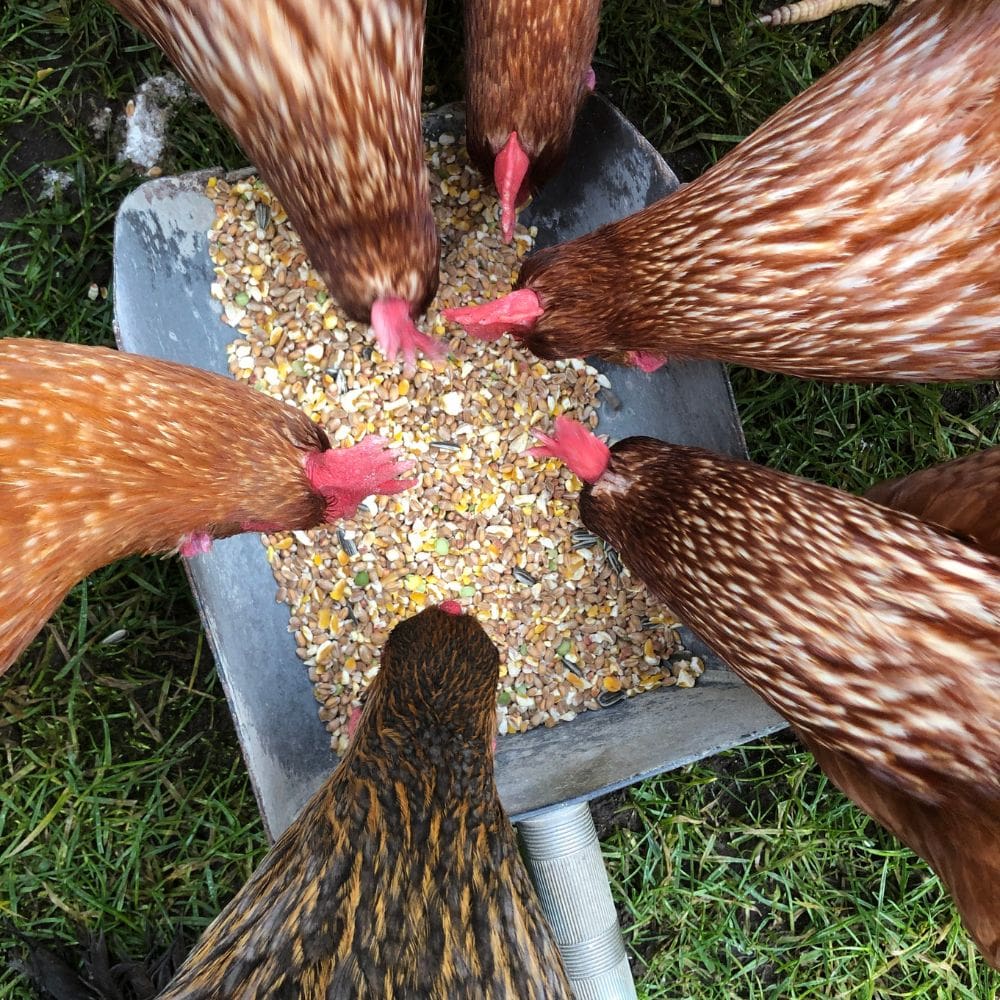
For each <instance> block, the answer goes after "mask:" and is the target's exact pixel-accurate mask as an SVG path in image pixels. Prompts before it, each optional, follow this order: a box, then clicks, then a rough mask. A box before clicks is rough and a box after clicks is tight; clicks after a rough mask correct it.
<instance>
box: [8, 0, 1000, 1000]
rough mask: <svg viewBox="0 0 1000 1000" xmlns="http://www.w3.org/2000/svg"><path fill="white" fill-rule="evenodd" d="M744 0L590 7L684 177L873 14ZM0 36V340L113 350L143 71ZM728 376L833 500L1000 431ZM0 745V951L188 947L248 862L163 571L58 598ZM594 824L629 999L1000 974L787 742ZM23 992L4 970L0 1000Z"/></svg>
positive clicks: (785, 994) (640, 108) (898, 393)
mask: <svg viewBox="0 0 1000 1000" xmlns="http://www.w3.org/2000/svg"><path fill="white" fill-rule="evenodd" d="M758 7H759V4H758V3H756V2H750V0H724V4H723V6H722V7H719V8H710V7H709V6H708V5H707V4H706V3H704V2H703V0H605V9H604V15H603V22H602V38H601V43H600V49H599V53H598V57H597V60H596V69H597V75H598V82H599V89H601V90H602V91H604V92H606V93H609V94H611V95H612V96H613V97H614V99H615V100H616V101H617V102H618V103H619V104H620V106H621V107H623V109H624V110H625V111H626V113H627V114H628V115H629V116H630V117H631V118H632V119H633V120H634V121H635V122H637V124H638V125H639V126H640V128H641V129H642V130H643V131H644V132H645V133H646V134H647V135H648V136H649V137H650V138H651V140H652V141H653V142H654V144H656V145H657V146H658V147H659V148H660V149H661V151H662V152H663V154H664V155H665V156H666V157H667V159H668V160H669V161H670V162H671V164H673V165H674V166H675V168H676V169H677V171H678V173H680V174H681V175H682V176H684V177H691V176H694V175H696V174H697V173H698V172H699V171H700V170H701V169H703V168H704V166H705V165H706V164H707V163H709V162H711V161H712V160H713V159H715V158H717V157H719V156H721V155H722V154H724V153H725V151H726V150H727V149H729V148H730V147H731V146H732V145H733V144H734V143H735V142H737V141H738V140H739V139H740V138H741V137H742V136H745V135H747V134H748V133H749V132H750V131H752V129H753V128H754V127H755V126H756V125H757V124H759V123H760V122H761V121H762V120H763V119H764V118H765V117H766V116H767V115H768V114H769V113H770V112H772V111H773V110H775V109H776V108H778V107H779V106H780V105H781V104H782V103H784V102H785V101H787V100H788V99H789V98H790V97H791V96H793V95H794V94H796V93H797V92H799V91H800V90H801V89H803V87H805V86H806V85H808V83H809V82H810V81H811V80H813V79H815V78H816V76H818V75H819V74H821V73H822V72H823V71H824V70H825V69H827V68H828V67H829V66H831V65H832V64H833V63H835V62H836V61H837V59H838V58H840V57H842V56H843V55H844V54H846V53H847V52H848V51H850V49H851V48H852V47H853V46H854V45H855V44H856V42H857V41H858V40H859V39H860V38H862V37H863V36H864V35H865V34H866V33H867V32H868V31H870V30H871V29H872V28H873V27H874V26H875V25H876V23H878V22H879V21H880V20H881V19H882V18H884V13H875V12H873V11H872V10H869V9H862V10H859V11H855V12H851V13H849V14H846V15H839V16H837V17H834V18H832V19H830V20H829V21H827V22H825V23H823V24H820V25H817V26H802V27H795V28H786V29H783V30H782V31H781V32H771V31H768V30H765V29H760V28H758V27H756V26H755V25H754V24H753V23H752V14H753V12H754V11H755V10H756V9H758ZM430 8H431V9H430V16H429V25H428V53H427V80H426V82H427V84H428V85H429V86H430V87H431V88H433V96H434V99H441V100H447V99H451V98H453V97H456V96H458V94H459V93H460V72H461V67H460V64H459V62H458V61H457V58H456V56H455V53H456V52H457V51H458V50H459V47H460V32H459V31H458V30H457V28H456V25H457V12H458V9H459V5H458V2H457V0H437V2H435V0H432V2H431V3H430ZM0 52H2V55H0V127H2V130H3V136H4V138H3V141H2V144H0V325H2V335H3V336H29V335H30V336H37V337H50V338H55V339H62V340H69V341H74V342H82V343H103V344H110V343H111V342H112V335H111V315H112V311H111V303H110V301H109V300H108V299H107V298H106V297H105V291H104V290H105V289H107V287H108V286H109V284H110V269H111V227H112V222H113V218H114V213H115V211H116V209H117V206H118V204H119V203H120V201H121V199H122V198H123V197H124V196H125V194H126V193H127V192H128V191H130V190H132V189H133V188H134V187H135V186H136V185H137V184H139V183H140V182H141V181H142V180H143V179H144V178H143V176H142V174H141V173H140V172H138V171H136V170H134V169H133V168H131V167H130V166H128V165H127V164H125V163H122V162H119V160H118V158H117V150H118V149H119V147H120V143H121V132H122V121H123V111H124V108H125V105H126V102H127V101H129V99H131V98H134V97H135V95H136V92H137V89H138V87H139V86H140V84H141V83H142V82H143V81H144V80H145V79H147V78H148V77H150V76H153V75H157V74H160V73H162V72H164V71H165V69H166V68H167V67H166V64H165V62H164V60H163V59H162V57H160V55H159V54H158V52H157V51H156V50H155V49H153V48H152V47H151V46H150V45H149V44H148V43H146V42H145V41H144V40H143V39H142V38H141V37H139V36H138V35H137V34H136V33H135V32H133V31H132V30H131V29H130V28H129V27H127V26H126V25H125V24H124V23H123V22H122V21H121V19H120V18H118V17H117V16H116V15H114V14H113V13H112V12H111V11H110V9H109V8H107V7H106V6H105V5H104V4H102V3H98V2H95V0H72V2H70V0H24V2H22V3H17V4H7V5H4V6H3V8H2V9H0ZM104 108H108V109H110V112H109V113H107V114H102V109H104ZM103 119H107V120H106V122H105V121H103ZM244 162H245V161H244V157H243V156H242V154H241V152H240V150H239V149H238V148H237V147H236V145H235V144H234V143H233V141H232V140H231V139H230V138H229V136H228V135H227V134H226V133H224V132H223V131H222V130H221V129H220V127H219V126H218V125H217V124H216V122H215V120H214V119H213V117H212V115H211V114H210V113H209V112H208V111H207V109H206V108H205V107H204V105H202V104H201V103H200V102H197V101H195V100H184V101H182V102H181V104H180V105H179V106H178V107H177V108H176V112H175V115H174V117H173V119H172V121H171V127H170V130H169V133H168V136H167V146H166V150H165V153H164V155H163V157H162V158H161V161H160V163H161V166H162V168H163V170H164V171H165V172H180V171H184V170H189V169H193V168H196V167H202V166H208V165H215V164H220V165H222V166H224V167H236V166H240V165H242V164H243V163H244ZM857 169H858V171H859V172H860V171H863V170H865V164H864V163H859V164H857ZM62 185H65V186H64V187H63V186H62ZM732 376H733V381H734V385H735V388H736V391H737V396H738V400H739V405H740V410H741V415H742V418H743V421H744V426H745V429H746V434H747V440H748V443H749V446H750V450H751V453H752V455H753V457H754V458H756V459H757V460H759V461H762V462H765V463H767V464H771V465H774V466H776V467H778V468H781V469H784V470H786V471H789V472H795V473H800V474H803V475H806V476H810V477H813V478H815V479H818V480H822V481H824V482H827V483H832V484H835V485H838V486H841V487H843V488H845V489H849V490H855V491H860V490H863V489H864V488H865V487H866V486H868V485H870V484H871V483H872V482H874V481H876V480H878V479H880V478H884V477H886V476H891V475H896V474H899V473H902V472H905V471H908V470H910V469H912V468H915V467H920V466H923V465H927V464H931V463H933V462H937V461H943V460H945V459H947V458H950V457H952V456H953V455H956V454H963V453H965V452H967V451H970V450H974V449H976V448H980V447H983V446H985V445H987V444H993V443H997V442H998V441H1000V402H998V398H997V391H996V386H994V385H979V386H949V387H923V386H914V387H910V388H903V389H901V388H891V389H890V388H885V387H871V388H860V387H851V386H819V385H816V384H811V383H800V382H795V381H792V380H790V379H786V378H781V377H774V376H766V375H761V374H757V373H753V372H749V371H742V370H734V371H733V372H732ZM0 753H2V755H3V758H4V765H5V767H6V772H5V774H4V780H3V786H2V789H3V790H2V795H0V955H2V954H3V953H4V952H6V951H7V950H8V948H9V947H10V945H11V943H12V939H11V936H10V933H9V931H8V929H7V928H6V926H5V924H4V921H5V920H8V921H10V922H12V923H13V924H15V925H16V926H17V927H18V928H20V929H21V930H22V931H25V932H28V933H31V934H33V935H36V936H38V937H42V938H45V939H47V940H50V941H63V942H66V943H71V942H73V941H74V940H75V936H76V931H77V929H78V928H81V927H87V928H91V929H97V928H100V929H103V930H104V931H105V933H107V934H108V935H109V937H110V939H111V942H112V945H113V948H114V949H115V950H116V951H118V952H119V953H121V954H130V955H142V954H144V953H145V952H146V951H147V950H149V949H151V948H154V947H157V946H158V947H160V948H163V947H165V946H166V945H167V944H168V943H169V942H170V941H171V940H172V939H173V938H174V937H175V935H178V934H179V935H180V936H181V937H182V939H183V940H184V941H185V942H186V943H187V944H190V943H192V942H193V941H194V939H195V938H196V937H197V935H198V934H199V933H200V931H201V930H202V928H203V927H204V926H205V925H206V924H207V923H208V922H209V920H211V918H212V917H213V916H214V914H215V913H216V912H217V911H218V910H219V908H220V906H221V905H222V904H223V903H224V902H225V901H226V900H227V899H228V898H229V896H230V895H231V894H232V893H233V892H234V891H235V889H236V888H237V887H238V886H239V885H240V884H241V882H242V881H243V880H244V879H245V878H246V877H247V875H248V874H249V873H250V872H251V870H252V869H253V867H254V866H255V864H256V863H257V862H258V861H259V860H260V858H261V856H262V854H263V852H264V851H265V849H266V844H265V840H264V835H263V831H262V827H261V824H260V821H259V819H258V817H257V813H256V805H255V802H254V800H253V795H252V793H251V791H250V787H249V783H248V780H247V777H246V772H245V770H244V767H243V763H242V760H241V758H240V754H239V747H238V744H237V741H236V738H235V735H234V732H233V728H232V724H231V722H230V718H229V714H228V710H227V707H226V704H225V700H224V697H223V695H222V692H221V690H220V687H219V683H218V681H217V679H216V676H215V672H214V669H213V665H212V659H211V655H210V653H209V652H208V649H207V645H206V643H205V641H204V637H203V635H202V632H201V629H200V624H199V621H198V617H197V614H196V612H195V610H194V607H193V604H192V601H191V598H190V595H189V592H188V588H187V584H186V581H185V578H184V576H183V573H182V571H181V568H180V564H179V562H178V561H177V560H176V559H166V560H163V559H152V558H149V559H130V560H126V561H124V562H121V563H118V564H116V565H114V566H112V567H109V568H108V569H106V570H104V571H102V572H99V573H97V574H95V575H94V576H93V577H91V578H90V579H89V580H88V581H86V582H85V583H83V584H81V585H80V586H79V587H77V588H76V589H75V590H74V591H73V593H72V594H71V595H70V597H69V598H68V599H67V601H66V602H65V604H64V605H63V607H62V608H61V609H60V611H59V612H58V614H57V615H56V616H55V617H54V618H53V620H52V621H51V622H50V624H49V625H48V626H47V627H46V628H45V630H44V631H43V632H42V634H41V635H40V636H39V638H38V640H37V641H36V642H35V643H34V644H33V645H32V646H31V648H30V649H29V650H28V651H27V653H26V654H25V655H24V656H23V657H22V659H21V660H20V661H19V662H18V663H17V664H16V665H15V666H14V667H13V668H12V669H11V670H10V672H9V673H8V674H7V675H6V676H5V677H4V678H3V680H2V681H0ZM599 812H600V818H601V828H602V836H603V843H604V848H605V852H606V857H607V861H608V865H609V870H610V873H611V877H612V881H613V885H614V888H615V892H616V896H617V899H618V902H619V908H620V912H621V914H622V922H623V926H624V929H625V933H626V937H627V940H628V943H629V945H630V947H631V949H632V951H633V954H634V958H635V967H636V973H637V978H638V979H639V982H640V991H641V993H642V995H644V996H648V997H669V998H699V1000H700V998H704V1000H716V998H744V997H745V998H764V997H774V998H805V997H857V998H867V997H878V998H889V997H900V998H902V997H934V998H942V1000H943V998H960V997H966V998H977V1000H986V998H990V997H993V996H994V995H995V992H996V990H997V987H998V985H1000V977H998V976H996V975H995V974H993V973H991V972H990V971H989V970H988V968H987V967H986V966H985V964H984V963H983V962H982V961H981V960H980V959H979V958H978V957H977V955H976V953H975V951H974V949H973V947H972V945H971V944H970V942H969V939H968V937H967V935H966V934H965V933H964V931H963V930H962V928H961V926H960V924H959V922H958V919H957V917H956V915H955V912H954V909H953V908H952V906H951V904H950V902H949V901H948V899H947V897H946V896H944V895H943V893H942V891H941V888H940V885H939V883H938V881H937V879H936V878H935V877H934V876H933V875H932V874H931V873H930V872H929V870H928V869H927V868H926V866H925V865H923V864H922V863H921V862H919V861H918V860H917V859H915V858H914V856H913V855H912V854H911V853H910V852H909V851H907V850H905V849H902V848H901V847H900V846H899V844H898V843H897V842H896V841H894V840H893V838H892V837H890V836H888V835H887V834H886V833H884V832H883V831H882V830H880V829H879V828H877V827H876V826H875V824H874V823H872V822H871V821H869V820H868V819H867V818H866V817H865V816H863V815H862V814H861V813H859V812H858V811H857V810H856V809H854V808H853V807H852V806H851V805H850V804H849V803H847V802H846V801H845V800H844V799H843V797H842V796H840V795H839V793H837V792H836V790H834V789H833V788H832V787H831V786H830V785H829V784H828V782H827V781H826V780H825V779H824V778H823V776H822V775H821V774H820V773H819V771H818V770H817V769H816V768H815V766H814V765H813V764H812V760H811V758H810V757H809V755H807V754H805V753H804V752H803V751H802V750H801V748H800V747H799V746H798V745H797V744H796V743H795V741H794V740H792V739H791V738H788V737H784V738H777V739H774V740H771V741H768V742H766V743H763V744H760V745H755V746H752V747H744V748H741V749H739V750H735V751H732V752H730V753H727V754H724V755H721V756H720V757H717V758H713V759H711V760H708V761H704V762H702V763H700V764H698V765H695V766H693V767H690V768H687V769H684V770H682V771H678V772H676V773H673V774H670V775H667V776H664V777H662V778H659V779H655V780H652V781H648V782H646V783H644V784H642V785H639V786H636V787H635V788H633V789H632V790H630V791H629V792H628V793H626V794H625V795H623V796H620V797H618V798H616V799H615V800H614V801H613V802H605V803H603V804H602V805H601V806H600V809H599ZM30 995H31V994H30V992H29V991H28V989H27V987H26V986H25V985H24V982H23V980H22V979H21V977H20V976H19V975H18V974H17V972H16V971H14V970H12V969H9V968H7V966H6V962H4V961H3V960H0V998H3V1000H8V998H10V1000H13V998H21V997H27V996H30Z"/></svg>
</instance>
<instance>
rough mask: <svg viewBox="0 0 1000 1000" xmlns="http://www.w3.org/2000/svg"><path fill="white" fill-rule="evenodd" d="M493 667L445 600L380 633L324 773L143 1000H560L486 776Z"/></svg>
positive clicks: (535, 910)
mask: <svg viewBox="0 0 1000 1000" xmlns="http://www.w3.org/2000/svg"><path fill="white" fill-rule="evenodd" d="M499 665H500V658H499V656H498V654H497V650H496V647H494V645H493V644H492V643H491V642H490V640H489V639H488V638H487V636H486V633H485V632H484V631H483V629H482V627H481V626H480V625H479V623H478V622H477V621H476V620H475V619H474V618H471V617H469V616H467V615H463V614H462V613H461V608H460V607H459V606H458V605H457V604H456V603H455V602H453V601H450V602H445V604H443V605H441V606H440V607H435V608H429V609H428V610H426V611H424V612H422V613H421V614H419V615H417V616H416V617H415V618H411V619H409V620H407V621H405V622H403V623H402V624H401V625H399V626H397V627H396V629H395V630H394V631H393V632H392V634H391V635H390V636H389V639H388V641H387V642H386V645H385V648H384V650H383V652H382V662H381V667H380V670H379V673H378V676H377V677H376V678H375V680H374V681H373V683H372V686H371V688H370V690H369V694H368V700H367V704H366V706H365V711H364V714H363V716H362V718H361V722H360V724H359V726H358V731H357V734H356V735H355V737H354V741H353V742H352V744H351V747H350V749H349V750H348V751H347V753H346V755H345V756H344V758H343V759H342V760H341V762H340V765H339V766H338V768H337V770H336V771H335V772H334V773H333V775H332V776H331V777H330V779H329V780H328V781H327V782H326V784H324V785H323V787H322V788H321V789H320V790H319V791H318V792H317V793H316V795H315V796H314V797H313V798H312V800H311V801H310V802H309V803H308V804H307V805H306V806H305V808H304V809H303V810H302V812H301V814H300V815H299V816H298V818H297V819H296V820H295V821H294V823H292V825H291V826H290V827H289V828H288V829H287V830H286V831H285V833H284V834H283V835H282V837H281V838H280V839H279V840H278V842H277V843H276V844H275V845H274V847H273V848H272V849H271V851H270V852H269V853H268V855H267V857H266V858H265V859H264V861H263V862H262V864H261V865H260V867H259V868H258V869H257V871H255V872H254V874H253V875H252V876H251V878H250V880H249V881H248V882H247V884H246V885H245V886H244V887H243V888H242V889H241V890H240V891H239V892H238V893H237V894H236V896H235V897H234V898H233V900H232V901H231V902H230V903H229V905H228V906H227V907H226V908H225V909H224V910H223V911H222V913H221V914H220V915H219V916H218V917H217V918H216V920H215V921H214V922H213V923H212V925H211V926H210V927H209V928H208V930H207V931H206V932H205V934H204V936H203V937H202V939H201V941H200V942H199V943H198V945H197V946H196V947H195V949H194V951H192V952H191V954H190V955H189V956H188V959H187V961H186V962H185V963H184V965H183V966H182V967H181V969H180V971H179V972H178V974H177V976H176V977H175V978H174V980H173V981H172V982H171V984H170V986H169V987H168V988H167V989H166V990H165V991H164V992H163V993H162V994H160V998H161V1000H180V998H185V1000H218V998H235V997H246V998H249V997H288V998H298V1000H327V998H339V997H357V998H364V997H370V998H373V1000H374V998H383V997H399V998H403V997H414V998H416V997H428V998H431V997H434V998H451V997H491V998H510V1000H515V998H537V1000H553V998H559V997H566V998H568V997H570V995H571V994H570V989H569V986H568V984H567V980H566V975H565V973H564V971H563V966H562V960H561V959H560V956H559V952H558V950H557V948H556V945H555V941H554V939H553V937H552V934H551V932H550V930H549V928H548V925H547V924H546V922H545V918H544V916H543V914H542V912H541V910H540V908H539V905H538V901H537V898H536V896H535V892H534V889H533V887H532V885H531V882H530V880H529V878H528V874H527V872H526V871H525V868H524V865H523V864H522V862H521V858H520V855H519V853H518V847H517V841H516V838H515V834H514V830H513V828H512V827H511V825H510V822H509V821H508V820H507V818H506V816H505V815H504V812H503V809H502V807H501V805H500V800H499V797H498V795H497V790H496V786H495V785H494V782H493V738H494V734H495V732H496V685H497V679H498V677H499Z"/></svg>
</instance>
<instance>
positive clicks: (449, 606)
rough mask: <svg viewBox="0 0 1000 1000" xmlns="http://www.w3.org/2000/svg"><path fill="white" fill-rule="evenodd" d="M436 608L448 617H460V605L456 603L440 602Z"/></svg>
mask: <svg viewBox="0 0 1000 1000" xmlns="http://www.w3.org/2000/svg"><path fill="white" fill-rule="evenodd" d="M438 607H439V608H440V609H441V610H442V611H444V612H446V613H447V614H449V615H460V614H461V613H462V605H461V604H459V603H458V601H442V602H441V603H440V604H439V605H438Z"/></svg>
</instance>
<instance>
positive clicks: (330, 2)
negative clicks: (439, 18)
mask: <svg viewBox="0 0 1000 1000" xmlns="http://www.w3.org/2000/svg"><path fill="white" fill-rule="evenodd" d="M111 2H112V4H113V6H115V7H116V8H117V9H118V10H119V11H120V12H121V13H122V14H124V15H125V16H126V17H127V18H128V19H129V20H131V21H132V22H133V23H134V24H135V25H136V26H137V27H138V28H140V29H141V30H142V31H143V32H145V33H146V34H147V35H149V37H150V38H152V39H153V41H155V42H156V43H157V45H159V46H160V48H162V49H163V51H164V52H165V53H166V54H167V55H168V56H169V57H170V59H171V60H172V61H173V63H174V65H175V66H176V67H177V68H178V70H179V71H180V72H181V73H182V74H183V75H184V77H185V78H186V79H187V80H188V82H189V83H190V84H191V85H192V86H193V87H194V88H195V89H196V90H197V91H198V92H199V93H200V94H201V95H202V96H203V97H204V98H205V100H206V101H207V102H208V105H209V107H211V108H212V110H213V111H214V112H215V113H216V114H217V115H218V116H219V117H220V118H221V119H222V121H223V122H225V124H226V125H228V126H229V128H230V129H232V131H233V133H234V135H235V136H236V138H237V139H238V140H239V141H240V143H241V144H242V146H243V147H244V149H245V150H246V152H247V155H248V156H249V157H250V159H251V160H252V161H253V163H254V164H256V166H257V167H258V168H259V169H260V170H261V172H262V173H263V175H264V176H265V177H266V179H267V181H268V183H269V184H270V185H271V187H272V188H273V190H274V191H275V193H276V194H277V195H278V197H279V198H280V200H281V202H282V204H283V205H284V207H285V210H286V212H287V213H288V217H289V219H291V221H292V223H293V225H294V226H295V228H296V230H297V231H298V233H299V235H300V236H301V237H302V241H303V243H304V244H305V247H306V249H307V251H308V253H309V256H310V258H311V261H312V263H313V264H314V265H315V266H316V268H317V269H318V270H319V272H320V273H321V274H322V276H323V279H324V280H325V281H326V283H327V285H328V286H329V288H330V291H331V293H332V294H333V296H334V298H335V299H336V300H337V301H338V302H339V303H340V305H341V306H343V307H344V309H346V310H347V311H348V312H349V313H350V314H351V315H352V316H353V318H355V319H357V320H361V321H365V322H367V321H368V318H369V312H370V309H371V306H372V303H373V302H375V301H376V300H378V299H382V298H402V299H404V300H405V301H407V302H408V303H410V304H411V306H412V307H413V308H414V312H419V311H422V310H423V309H424V308H425V307H426V306H427V305H428V304H429V302H430V300H431V299H432V298H433V296H434V292H435V291H436V289H437V281H438V242H437V233H436V230H435V227H434V217H433V214H432V211H431V206H430V196H429V189H428V181H427V172H426V168H425V166H424V158H423V138H422V133H421V123H420V98H421V80H422V60H423V32H424V13H425V3H424V0H211V2H202V0H111Z"/></svg>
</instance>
